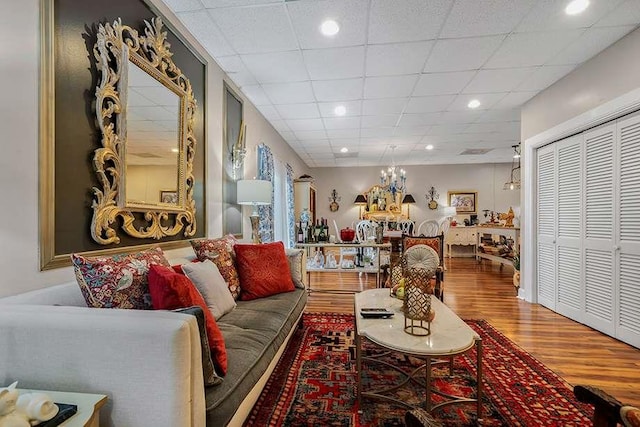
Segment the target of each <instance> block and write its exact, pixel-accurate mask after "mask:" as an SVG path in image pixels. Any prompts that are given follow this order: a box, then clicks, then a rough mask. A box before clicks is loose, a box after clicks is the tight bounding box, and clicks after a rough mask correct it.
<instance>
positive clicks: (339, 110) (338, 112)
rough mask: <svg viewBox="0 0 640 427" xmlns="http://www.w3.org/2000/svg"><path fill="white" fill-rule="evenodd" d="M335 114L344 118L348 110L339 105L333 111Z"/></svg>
mask: <svg viewBox="0 0 640 427" xmlns="http://www.w3.org/2000/svg"><path fill="white" fill-rule="evenodd" d="M333 113H334V114H335V115H336V116H344V115H345V114H347V108H346V107H345V106H344V105H338V106H337V107H336V108H334V109H333Z"/></svg>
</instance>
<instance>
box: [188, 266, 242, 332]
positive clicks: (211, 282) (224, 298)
mask: <svg viewBox="0 0 640 427" xmlns="http://www.w3.org/2000/svg"><path fill="white" fill-rule="evenodd" d="M182 271H183V272H184V274H185V275H186V276H187V277H188V278H189V279H190V280H191V281H192V282H193V284H194V285H196V288H198V291H200V294H202V297H203V298H204V300H205V302H206V303H207V307H209V310H211V313H212V314H213V317H215V319H216V320H218V319H220V317H222V316H223V315H224V314H226V313H229V312H230V311H231V310H233V309H234V308H236V301H235V300H234V299H233V296H232V295H231V292H229V288H228V287H227V283H226V282H225V281H224V278H223V277H222V275H221V274H220V271H218V267H216V265H215V264H214V263H213V262H212V261H211V260H208V259H206V260H204V261H202V262H192V263H187V264H183V265H182Z"/></svg>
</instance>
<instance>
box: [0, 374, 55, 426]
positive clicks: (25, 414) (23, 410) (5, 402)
mask: <svg viewBox="0 0 640 427" xmlns="http://www.w3.org/2000/svg"><path fill="white" fill-rule="evenodd" d="M17 385H18V382H17V381H16V382H14V383H13V384H11V385H10V386H9V387H5V388H2V389H0V427H31V426H32V425H37V424H40V423H41V422H44V421H49V420H50V419H52V418H53V417H55V416H56V414H57V413H58V406H57V405H56V404H55V403H53V401H52V400H51V398H50V397H49V396H47V395H46V394H44V393H25V394H23V395H19V392H18V390H16V386H17Z"/></svg>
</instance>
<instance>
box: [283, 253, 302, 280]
mask: <svg viewBox="0 0 640 427" xmlns="http://www.w3.org/2000/svg"><path fill="white" fill-rule="evenodd" d="M285 253H286V254H287V261H289V270H291V280H293V285H294V286H295V287H296V288H300V289H305V286H304V278H303V274H304V273H303V272H302V258H303V256H304V251H303V250H302V249H286V250H285Z"/></svg>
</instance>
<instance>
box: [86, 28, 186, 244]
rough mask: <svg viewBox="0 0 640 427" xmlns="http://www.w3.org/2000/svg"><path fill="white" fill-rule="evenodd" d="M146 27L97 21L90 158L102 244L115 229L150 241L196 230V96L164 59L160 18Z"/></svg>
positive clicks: (95, 229) (113, 240)
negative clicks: (97, 142)
mask: <svg viewBox="0 0 640 427" xmlns="http://www.w3.org/2000/svg"><path fill="white" fill-rule="evenodd" d="M145 26H146V27H145V29H144V35H142V34H139V33H138V31H136V30H135V29H133V28H131V27H128V26H126V25H122V23H121V21H120V20H117V21H115V22H114V23H113V24H109V23H106V24H104V25H99V27H98V34H97V42H96V45H95V47H94V55H95V58H96V62H97V67H98V71H99V73H100V78H99V81H98V85H97V87H96V117H97V121H98V126H99V128H100V131H101V133H102V138H101V147H99V148H98V149H96V150H95V153H94V158H93V165H94V169H95V172H96V174H97V178H98V182H99V186H98V187H94V188H93V193H94V200H93V205H92V208H93V220H92V223H91V235H92V237H93V239H94V240H95V241H96V242H98V243H100V244H103V245H108V244H117V243H119V242H120V238H119V237H118V229H122V230H123V231H124V232H125V233H127V234H129V235H130V236H133V237H137V238H153V239H162V238H163V237H167V236H175V235H177V234H179V233H183V235H184V236H185V237H187V238H188V237H191V236H193V235H194V234H195V232H196V219H195V202H194V200H193V186H194V177H193V158H194V154H195V145H196V141H195V137H194V131H193V125H194V115H195V109H196V101H195V98H194V96H193V92H192V89H191V83H190V82H189V79H187V78H186V77H185V76H184V74H182V72H181V71H180V69H179V68H178V67H177V66H176V64H174V62H173V60H172V59H171V56H172V53H171V51H170V50H169V48H170V45H169V43H168V42H167V40H166V36H167V33H166V31H163V28H162V26H163V24H162V20H161V19H160V18H154V19H152V20H151V22H148V21H145Z"/></svg>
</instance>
